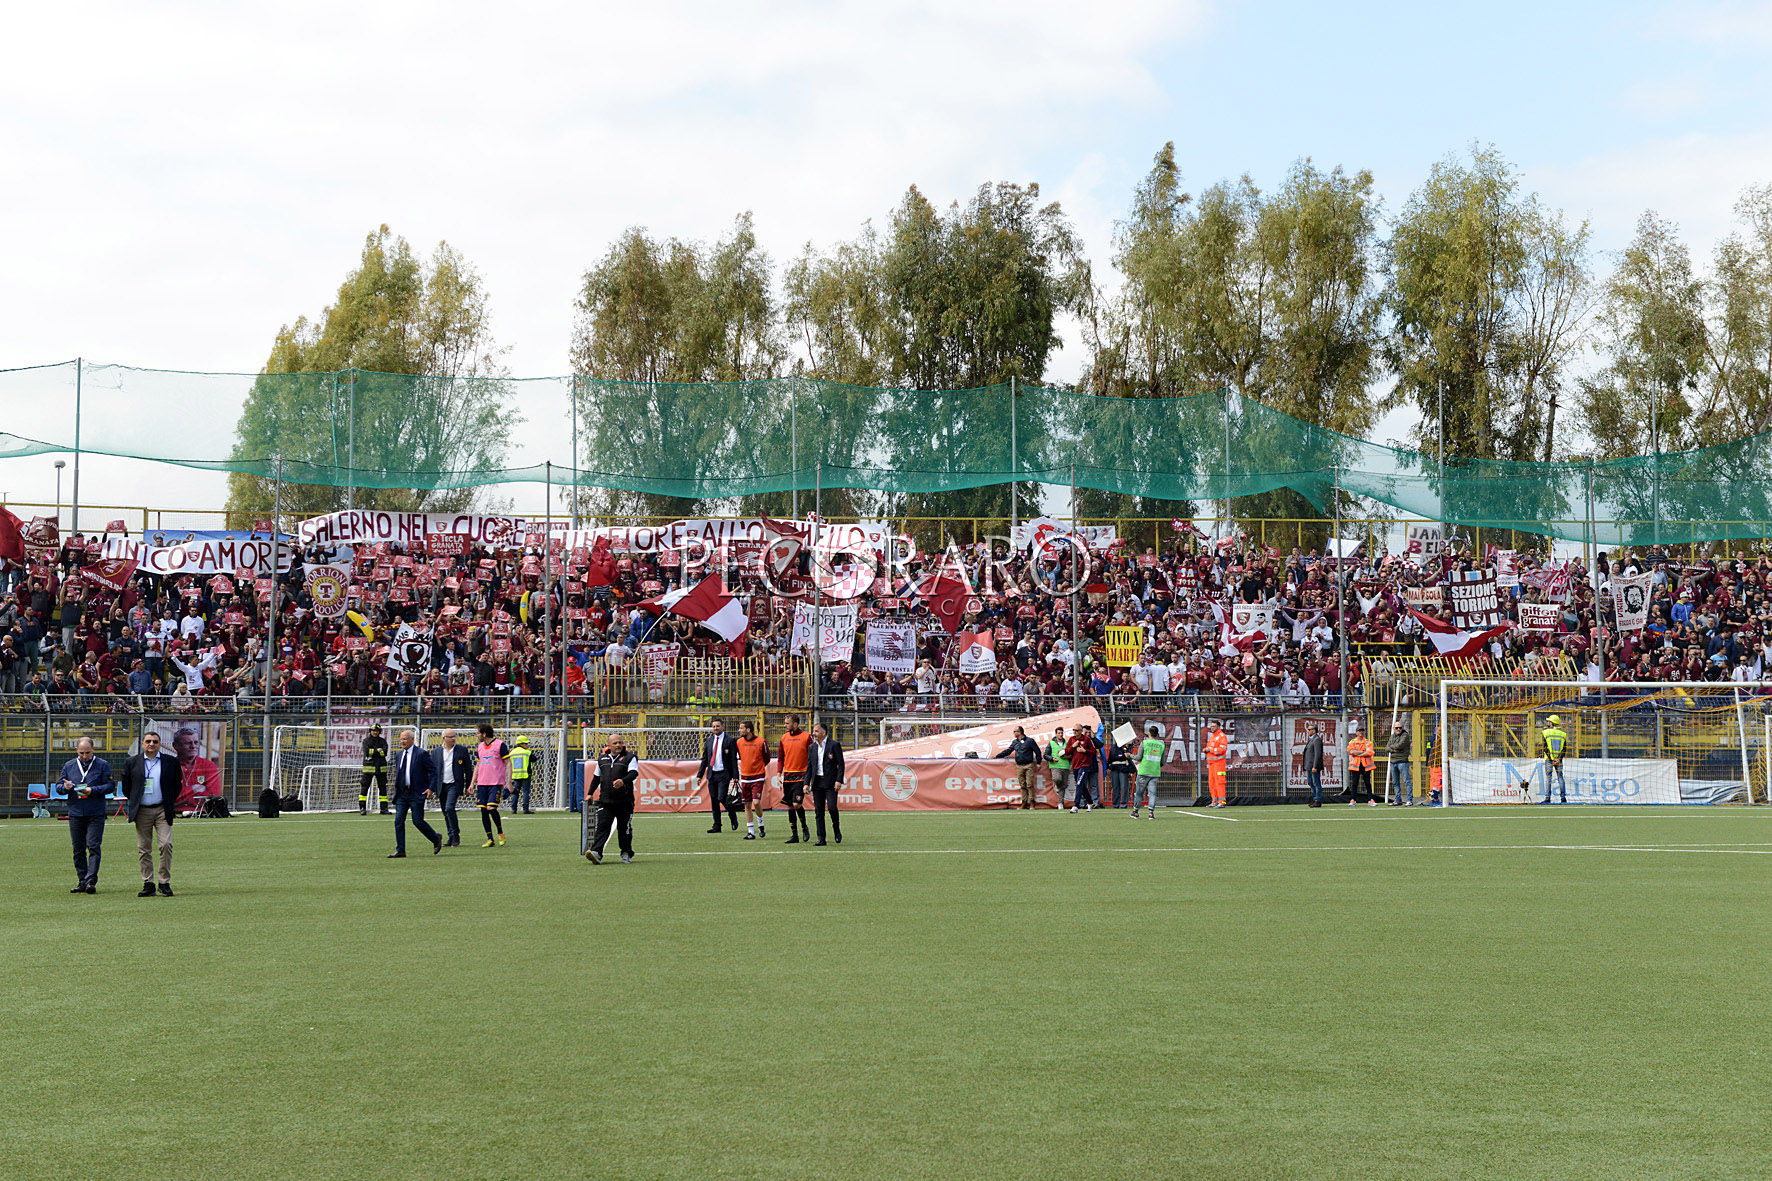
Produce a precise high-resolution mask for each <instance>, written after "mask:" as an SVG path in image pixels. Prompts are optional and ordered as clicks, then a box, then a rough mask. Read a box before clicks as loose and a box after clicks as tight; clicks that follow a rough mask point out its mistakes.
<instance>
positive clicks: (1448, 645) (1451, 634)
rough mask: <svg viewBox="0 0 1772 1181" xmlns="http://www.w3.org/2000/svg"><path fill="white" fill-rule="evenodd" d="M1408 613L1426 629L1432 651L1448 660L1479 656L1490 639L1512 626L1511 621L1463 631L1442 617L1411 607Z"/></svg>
mask: <svg viewBox="0 0 1772 1181" xmlns="http://www.w3.org/2000/svg"><path fill="white" fill-rule="evenodd" d="M1409 614H1410V615H1412V616H1414V617H1415V620H1416V622H1418V623H1420V624H1421V626H1422V627H1423V628H1425V629H1426V630H1427V638H1428V642H1429V643H1431V644H1432V645H1433V646H1434V651H1435V652H1438V653H1439V654H1440V655H1441V656H1444V657H1445V658H1446V659H1448V660H1469V659H1471V658H1473V657H1477V656H1481V655H1482V654H1483V649H1484V648H1486V647H1487V646H1488V644H1489V641H1490V640H1493V639H1494V638H1495V637H1496V636H1499V635H1503V634H1505V633H1506V632H1507V631H1508V629H1509V628H1511V627H1512V626H1513V624H1511V623H1503V624H1500V625H1499V626H1497V627H1492V628H1490V629H1489V630H1487V631H1481V632H1465V631H1459V630H1458V629H1457V628H1455V627H1453V626H1452V625H1451V624H1450V623H1447V622H1446V621H1445V620H1443V619H1435V618H1434V617H1433V616H1432V615H1424V614H1423V613H1421V612H1420V611H1417V610H1416V609H1415V608H1413V607H1411V608H1409Z"/></svg>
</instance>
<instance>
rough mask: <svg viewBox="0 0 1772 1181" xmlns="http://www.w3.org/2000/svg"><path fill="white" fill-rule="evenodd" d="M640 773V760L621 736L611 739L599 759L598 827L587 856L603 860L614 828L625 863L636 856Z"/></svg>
mask: <svg viewBox="0 0 1772 1181" xmlns="http://www.w3.org/2000/svg"><path fill="white" fill-rule="evenodd" d="M639 777H640V761H639V760H638V759H636V758H635V757H634V756H633V755H631V754H629V753H628V748H627V744H626V743H625V742H623V741H622V740H621V738H620V737H619V736H618V737H615V738H612V739H610V740H609V749H608V750H606V751H604V752H603V753H602V755H601V756H599V757H598V759H597V788H596V791H597V827H596V828H595V829H594V830H593V831H592V833H591V847H590V848H589V849H586V850H585V856H586V857H588V858H590V860H591V863H592V864H594V865H602V864H603V850H604V848H605V847H607V846H608V844H609V834H610V833H611V832H614V833H615V834H616V836H617V837H618V839H619V842H620V845H621V859H622V863H623V864H624V865H625V864H627V863H628V862H630V861H632V860H633V859H634V781H635V780H637V779H638V778H639Z"/></svg>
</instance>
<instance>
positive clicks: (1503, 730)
mask: <svg viewBox="0 0 1772 1181" xmlns="http://www.w3.org/2000/svg"><path fill="white" fill-rule="evenodd" d="M1553 719H1554V720H1553ZM1547 731H1548V732H1550V733H1551V734H1552V737H1553V740H1555V741H1556V742H1557V743H1558V745H1560V746H1561V747H1562V751H1561V754H1562V758H1561V760H1560V762H1561V766H1560V767H1558V766H1556V765H1554V764H1553V763H1552V762H1551V760H1550V758H1549V757H1548V755H1549V753H1550V752H1549V746H1548V744H1547V742H1546V740H1545V734H1546V732H1547ZM1559 734H1560V735H1561V738H1560V739H1559V738H1557V735H1559ZM1436 746H1437V748H1438V753H1439V768H1440V782H1441V787H1442V793H1441V802H1442V803H1445V804H1542V803H1545V802H1547V801H1549V802H1561V801H1562V800H1563V799H1564V798H1565V796H1566V797H1567V799H1568V802H1569V803H1571V804H1574V803H1582V804H1723V803H1738V804H1755V803H1766V802H1767V785H1768V783H1769V782H1772V683H1767V682H1758V681H1756V682H1748V683H1737V682H1730V681H1721V682H1711V681H1699V682H1671V681H1608V682H1604V683H1601V682H1583V681H1526V680H1513V681H1476V680H1459V679H1447V680H1444V681H1442V682H1440V690H1439V728H1438V736H1437V741H1436Z"/></svg>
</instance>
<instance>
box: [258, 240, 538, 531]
mask: <svg viewBox="0 0 1772 1181" xmlns="http://www.w3.org/2000/svg"><path fill="white" fill-rule="evenodd" d="M503 353H504V350H503V349H501V348H499V347H498V346H497V345H496V344H495V342H494V340H493V336H492V323H491V315H490V311H489V308H488V301H487V296H486V290H485V286H484V284H483V283H482V281H481V279H480V277H479V275H478V274H477V273H476V272H475V270H474V269H473V267H472V266H471V265H470V264H469V263H468V261H467V260H466V259H464V258H463V257H462V256H461V255H460V253H459V252H457V251H456V250H455V249H453V248H452V247H451V246H450V245H449V244H448V243H447V242H440V243H438V245H437V248H436V250H435V251H433V252H432V254H431V257H430V258H429V259H426V260H422V261H421V260H420V259H419V258H418V257H417V256H416V255H415V254H414V253H413V252H412V248H411V247H410V246H409V245H408V244H407V242H406V240H405V239H404V238H401V237H398V236H396V235H394V234H393V233H392V232H391V231H390V230H389V229H388V227H387V226H385V225H384V226H382V227H381V228H380V229H378V230H377V231H376V232H375V233H372V234H370V235H369V236H368V237H367V238H366V240H365V241H364V245H363V253H362V256H361V258H360V259H359V261H358V265H357V266H356V267H355V268H354V269H353V270H352V271H351V272H350V274H348V275H347V276H346V277H345V280H344V282H343V283H342V284H341V285H340V286H339V289H338V295H337V298H336V299H335V300H334V302H333V303H332V304H330V305H329V306H327V307H326V308H325V309H324V310H323V311H322V312H321V313H320V317H319V319H318V320H317V321H310V320H309V319H308V318H307V317H305V316H303V317H299V318H297V319H296V321H295V322H294V323H293V324H286V325H284V326H283V327H282V328H280V329H279V330H278V332H277V336H276V339H275V341H274V342H273V343H272V346H271V354H270V357H269V359H268V360H267V361H266V362H265V366H264V369H263V370H262V372H261V373H260V375H259V377H258V378H257V380H256V381H255V382H254V384H253V388H252V390H251V392H250V393H249V394H248V395H247V399H246V404H245V405H244V406H243V407H242V409H241V414H240V420H239V423H238V424H237V426H236V427H235V435H236V442H235V446H234V458H236V459H253V460H258V461H260V462H261V463H262V464H263V471H264V473H265V474H264V475H259V474H247V473H235V474H233V475H231V476H230V477H229V480H228V490H229V495H228V512H229V516H230V519H231V520H233V521H234V522H236V523H239V522H249V521H250V520H252V519H256V518H258V517H262V516H264V515H266V514H267V513H268V512H269V510H270V508H271V506H272V502H273V492H274V490H273V488H272V487H271V481H270V480H269V479H267V478H265V475H268V474H269V473H270V471H271V468H272V462H271V461H272V460H273V458H274V457H277V456H281V457H282V458H283V459H284V460H285V472H286V480H287V482H286V486H285V488H284V496H283V499H284V504H285V506H286V507H287V508H288V509H289V510H290V511H292V512H296V513H301V514H312V513H321V512H330V511H333V510H335V509H338V508H340V507H343V506H344V505H345V503H346V502H347V497H351V498H354V503H355V504H357V505H358V506H360V507H376V508H390V509H397V510H402V511H420V510H434V511H442V512H448V511H454V510H457V509H460V508H463V507H465V506H466V505H467V504H468V503H469V502H470V501H471V500H472V497H473V490H472V489H438V490H428V489H406V488H377V487H374V486H373V485H374V484H375V483H378V482H403V483H416V482H422V479H421V480H414V479H411V478H410V477H408V476H406V473H427V472H435V471H460V470H475V469H485V468H496V467H498V466H499V465H500V464H501V463H502V462H503V458H504V455H505V451H506V446H505V439H506V437H507V435H508V433H509V431H510V429H511V427H512V425H513V423H514V421H515V418H514V409H513V407H512V403H511V397H510V390H509V386H508V384H507V381H506V378H507V374H506V372H505V370H504V367H503V365H502V362H501V360H500V358H501V357H502V356H503ZM346 466H355V468H357V469H358V470H359V471H360V472H362V473H363V474H362V476H361V477H359V485H358V487H357V488H356V489H355V491H354V492H349V493H348V492H347V490H346V488H343V487H333V486H330V485H322V484H311V483H310V484H304V483H302V482H301V480H302V476H303V475H304V474H307V473H309V472H314V473H315V474H318V469H328V472H330V471H331V470H335V469H337V468H341V467H346ZM383 471H385V472H389V473H396V474H395V475H394V476H393V477H392V480H391V481H382V480H378V478H377V477H376V475H375V473H377V472H383ZM347 479H348V477H347Z"/></svg>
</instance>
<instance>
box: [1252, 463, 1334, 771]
mask: <svg viewBox="0 0 1772 1181" xmlns="http://www.w3.org/2000/svg"><path fill="white" fill-rule="evenodd" d="M1329 473H1330V474H1329V495H1330V497H1331V499H1332V500H1333V501H1334V502H1335V537H1334V538H1333V539H1332V541H1333V544H1332V546H1331V548H1332V549H1333V550H1335V632H1336V645H1335V646H1336V649H1337V651H1338V653H1339V658H1340V661H1341V692H1340V693H1339V694H1337V697H1338V698H1339V699H1340V709H1341V715H1340V717H1339V719H1338V720H1337V722H1336V725H1337V726H1338V727H1339V729H1338V730H1337V733H1338V734H1340V735H1341V751H1342V756H1341V763H1342V768H1341V770H1342V775H1343V776H1344V777H1345V776H1346V774H1347V580H1346V577H1345V575H1344V572H1343V570H1342V567H1343V564H1344V563H1343V560H1342V556H1341V468H1340V467H1339V466H1336V467H1332V468H1330V469H1329ZM1225 503H1227V504H1228V503H1230V502H1229V501H1228V500H1227V501H1226V502H1225Z"/></svg>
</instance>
